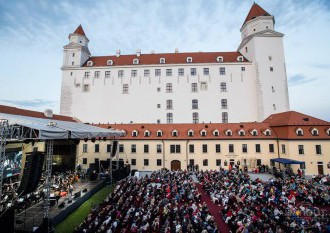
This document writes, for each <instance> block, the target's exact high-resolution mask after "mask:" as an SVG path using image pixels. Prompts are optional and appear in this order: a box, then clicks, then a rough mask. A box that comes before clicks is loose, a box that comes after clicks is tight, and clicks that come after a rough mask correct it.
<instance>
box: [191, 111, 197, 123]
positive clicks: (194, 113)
mask: <svg viewBox="0 0 330 233" xmlns="http://www.w3.org/2000/svg"><path fill="white" fill-rule="evenodd" d="M192 118H193V123H194V124H196V123H198V122H199V117H198V112H193V113H192Z"/></svg>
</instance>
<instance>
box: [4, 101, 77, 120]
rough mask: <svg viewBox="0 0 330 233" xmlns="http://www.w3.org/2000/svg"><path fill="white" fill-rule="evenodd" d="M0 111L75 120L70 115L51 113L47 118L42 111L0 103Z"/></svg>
mask: <svg viewBox="0 0 330 233" xmlns="http://www.w3.org/2000/svg"><path fill="white" fill-rule="evenodd" d="M0 113H6V114H12V115H20V116H28V117H36V118H44V119H53V120H59V121H71V122H76V120H74V119H73V118H72V117H67V116H61V115H56V114H53V117H52V118H49V117H46V116H45V115H44V113H43V112H37V111H32V110H26V109H21V108H15V107H10V106H6V105H0Z"/></svg>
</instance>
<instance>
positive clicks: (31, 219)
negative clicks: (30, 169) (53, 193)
mask: <svg viewBox="0 0 330 233" xmlns="http://www.w3.org/2000/svg"><path fill="white" fill-rule="evenodd" d="M103 186H104V180H102V181H99V180H96V181H88V180H79V181H78V182H77V183H75V184H73V188H74V191H73V195H72V197H70V194H68V195H67V196H65V197H61V198H60V199H59V200H58V205H57V203H56V201H55V200H54V201H53V203H52V204H54V205H51V206H50V207H49V217H50V218H51V219H52V222H53V226H54V227H55V226H56V225H58V224H59V223H60V222H61V221H62V220H64V219H65V218H66V217H67V216H68V215H70V214H71V213H72V212H73V211H75V210H76V209H77V208H79V206H80V205H81V204H82V203H84V202H85V201H86V200H88V199H89V198H90V197H91V196H92V195H93V194H94V193H96V192H97V191H99V190H100V189H101V188H102V187H103ZM84 190H85V192H84ZM86 190H87V191H86ZM69 200H72V202H71V203H69ZM62 204H64V206H63V207H61V205H62ZM43 213H44V202H43V201H41V202H39V203H37V204H35V205H33V206H31V207H29V208H27V209H26V210H25V211H22V212H21V213H19V214H16V216H15V231H16V232H20V231H29V232H31V231H33V229H34V227H38V226H40V225H41V223H42V220H43Z"/></svg>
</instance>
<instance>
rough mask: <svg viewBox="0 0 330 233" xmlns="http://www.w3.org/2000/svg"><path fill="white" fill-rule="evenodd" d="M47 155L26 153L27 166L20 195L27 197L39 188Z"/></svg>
mask: <svg viewBox="0 0 330 233" xmlns="http://www.w3.org/2000/svg"><path fill="white" fill-rule="evenodd" d="M44 157H45V153H43V152H40V151H33V152H31V153H26V160H25V166H24V171H23V176H22V180H21V183H20V186H19V189H18V193H19V194H22V195H25V194H28V193H31V192H33V191H34V190H35V189H36V188H37V187H38V183H39V180H40V178H41V173H42V165H43V162H44Z"/></svg>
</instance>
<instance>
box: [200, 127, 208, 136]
mask: <svg viewBox="0 0 330 233" xmlns="http://www.w3.org/2000/svg"><path fill="white" fill-rule="evenodd" d="M206 135H207V132H206V130H205V129H203V130H202V131H201V136H202V137H206Z"/></svg>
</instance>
